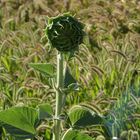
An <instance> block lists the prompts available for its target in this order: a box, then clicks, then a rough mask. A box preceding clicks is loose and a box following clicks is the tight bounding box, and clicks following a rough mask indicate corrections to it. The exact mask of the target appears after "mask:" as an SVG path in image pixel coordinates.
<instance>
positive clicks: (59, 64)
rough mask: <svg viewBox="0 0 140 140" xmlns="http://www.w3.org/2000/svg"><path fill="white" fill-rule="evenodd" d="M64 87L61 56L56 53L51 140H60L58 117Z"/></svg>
mask: <svg viewBox="0 0 140 140" xmlns="http://www.w3.org/2000/svg"><path fill="white" fill-rule="evenodd" d="M63 85H64V76H63V54H62V53H58V55H57V85H56V89H57V90H56V108H55V120H54V133H53V140H60V135H61V125H60V123H61V121H60V120H59V116H60V114H61V110H62V103H63V95H62V93H61V90H60V89H62V88H63Z"/></svg>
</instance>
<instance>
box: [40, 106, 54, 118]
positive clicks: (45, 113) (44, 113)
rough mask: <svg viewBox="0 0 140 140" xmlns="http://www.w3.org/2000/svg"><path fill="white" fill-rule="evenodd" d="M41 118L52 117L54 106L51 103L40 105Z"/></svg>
mask: <svg viewBox="0 0 140 140" xmlns="http://www.w3.org/2000/svg"><path fill="white" fill-rule="evenodd" d="M38 111H39V119H41V120H42V119H47V118H52V116H53V108H52V107H51V105H49V104H41V105H39V106H38Z"/></svg>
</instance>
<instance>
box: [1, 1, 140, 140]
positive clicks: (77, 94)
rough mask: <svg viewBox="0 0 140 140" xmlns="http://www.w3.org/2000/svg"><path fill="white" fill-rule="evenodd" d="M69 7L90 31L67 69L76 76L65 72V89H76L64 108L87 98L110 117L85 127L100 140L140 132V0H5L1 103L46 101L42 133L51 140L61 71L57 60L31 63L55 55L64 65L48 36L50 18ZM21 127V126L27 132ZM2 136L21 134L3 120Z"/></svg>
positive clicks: (4, 106)
mask: <svg viewBox="0 0 140 140" xmlns="http://www.w3.org/2000/svg"><path fill="white" fill-rule="evenodd" d="M66 11H69V12H70V13H72V15H75V16H74V19H80V21H81V22H82V23H84V25H85V29H84V30H85V32H86V36H85V37H86V38H85V40H84V41H83V42H84V44H83V43H82V44H81V46H80V47H79V54H76V53H75V57H74V58H73V59H71V61H68V64H67V65H68V68H69V72H68V73H67V74H66V75H69V76H66V77H65V89H62V90H61V92H62V94H63V95H65V94H66V93H69V94H66V97H67V99H66V105H65V109H64V110H63V113H64V112H66V109H69V108H71V106H75V105H77V104H80V105H81V103H82V104H83V102H84V107H88V108H89V109H91V110H92V111H93V112H96V114H101V116H106V118H105V123H104V125H102V126H98V125H92V126H87V127H85V128H81V131H83V132H86V133H88V134H89V135H90V136H91V137H93V138H96V139H98V138H102V139H103V138H105V139H107V140H110V139H112V136H113V135H114V136H116V135H117V136H118V137H119V138H120V137H121V136H120V135H121V133H122V132H124V131H126V133H128V131H129V130H131V132H132V130H133V132H135V133H137V134H139V133H140V129H139V128H140V121H139V120H140V119H139V118H140V117H139V116H140V115H139V114H140V108H139V101H140V99H139V98H140V94H139V93H140V89H139V87H140V45H139V44H140V42H139V40H140V37H139V33H140V22H139V19H140V15H139V14H138V13H140V4H139V1H137V0H132V1H130V0H111V1H107V0H79V1H77V0H70V1H67V0H64V1H58V0H47V1H46V0H41V1H37V0H36V1H35V0H34V1H29V0H18V1H15V0H6V1H1V2H0V109H1V110H6V109H8V108H10V107H14V106H19V105H24V106H30V107H32V108H36V107H37V106H38V104H43V106H41V108H40V118H41V117H42V120H41V121H40V123H39V126H38V128H37V134H36V135H37V136H36V138H34V139H43V138H45V137H46V139H48V140H49V139H51V134H52V132H51V131H52V130H53V125H52V123H53V122H52V119H50V118H48V115H50V116H52V112H51V111H50V110H49V109H50V107H49V106H48V105H50V104H51V106H52V108H53V109H54V106H55V105H54V103H55V94H54V90H53V89H52V85H51V84H50V81H48V80H50V79H48V77H51V78H52V77H53V76H55V75H56V74H54V73H55V67H53V68H51V66H48V67H47V68H46V69H45V71H44V69H42V68H41V70H38V71H40V73H39V72H36V69H34V68H33V67H32V68H31V67H30V66H29V65H28V64H30V63H31V64H34V63H35V64H46V62H49V63H50V64H51V65H52V66H55V65H56V59H55V56H56V50H55V49H53V50H52V49H50V48H49V46H50V44H49V42H48V40H47V39H46V37H44V38H42V36H43V35H44V31H43V29H44V28H45V27H46V25H45V22H44V21H45V20H46V15H47V16H48V17H55V16H56V15H60V16H61V15H62V13H63V12H66ZM76 21H77V20H76ZM68 26H69V25H68ZM82 29H83V28H82ZM41 38H42V39H41ZM62 39H63V38H62ZM64 39H65V37H64ZM76 40H77V39H76ZM68 42H69V41H68ZM61 43H63V42H59V44H61ZM62 45H64V43H63V44H62ZM47 64H48V63H47ZM43 67H44V66H43ZM41 71H42V72H41ZM42 73H43V74H42ZM45 75H46V76H45ZM46 77H47V78H46ZM68 77H69V78H68ZM77 83H78V84H77ZM79 84H80V86H79ZM78 86H79V87H78ZM77 87H78V88H77ZM73 89H76V90H73ZM77 89H78V90H77ZM130 89H131V90H130ZM128 95H129V96H128ZM64 97H65V96H64ZM46 103H47V104H48V105H46V107H44V106H45V104H46ZM44 108H45V109H44ZM49 111H50V112H49ZM48 112H49V113H48ZM63 113H62V116H63ZM38 116H39V115H38ZM50 116H49V117H50ZM77 116H78V115H77ZM64 118H65V117H63V118H61V116H60V118H59V119H62V120H63V122H65V121H64ZM1 124H2V123H1ZM64 124H65V123H64ZM64 124H62V126H63V130H62V131H63V132H65V131H67V129H69V125H68V126H67V125H66V126H65V125H64ZM5 126H7V125H5ZM8 127H9V128H10V126H9V125H8ZM12 128H14V127H12ZM46 128H47V130H46ZM10 130H11V129H10ZM14 130H15V132H14V133H16V132H19V131H20V130H19V131H18V130H17V129H15V128H14V129H13V131H14ZM20 132H21V131H20ZM20 132H19V134H21V133H20ZM22 133H23V131H22ZM23 134H24V135H25V136H26V135H28V136H29V135H32V136H33V137H34V135H33V134H29V133H28V134H27V133H25V132H24V133H23ZM137 134H136V135H137ZM0 139H3V140H5V139H8V140H15V138H13V137H12V136H11V135H9V134H8V133H7V131H5V129H2V127H0ZM17 139H18V140H19V139H21V138H17ZM125 139H127V138H126V137H125Z"/></svg>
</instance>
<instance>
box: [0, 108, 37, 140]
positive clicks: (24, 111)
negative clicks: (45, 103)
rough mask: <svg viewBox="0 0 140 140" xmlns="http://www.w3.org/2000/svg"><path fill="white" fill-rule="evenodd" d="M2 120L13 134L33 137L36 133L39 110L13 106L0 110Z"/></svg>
mask: <svg viewBox="0 0 140 140" xmlns="http://www.w3.org/2000/svg"><path fill="white" fill-rule="evenodd" d="M0 122H1V124H2V126H3V127H4V128H5V129H6V130H7V132H9V133H10V134H11V135H12V136H15V137H19V138H20V139H25V138H32V137H33V136H35V134H36V130H35V125H36V122H37V111H36V110H35V109H33V108H28V107H13V108H10V109H8V110H5V111H1V112H0Z"/></svg>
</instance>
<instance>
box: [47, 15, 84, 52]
mask: <svg viewBox="0 0 140 140" xmlns="http://www.w3.org/2000/svg"><path fill="white" fill-rule="evenodd" d="M83 28H84V26H83V24H82V23H80V22H79V21H78V20H76V19H75V18H73V17H72V16H71V15H70V14H63V15H60V16H57V17H53V18H49V19H48V23H47V27H46V29H45V34H46V36H47V38H48V40H49V43H50V44H51V46H52V47H54V48H56V49H57V50H58V51H60V52H71V51H75V50H77V49H78V47H79V45H80V44H81V43H82V42H83V37H84V31H83Z"/></svg>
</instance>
